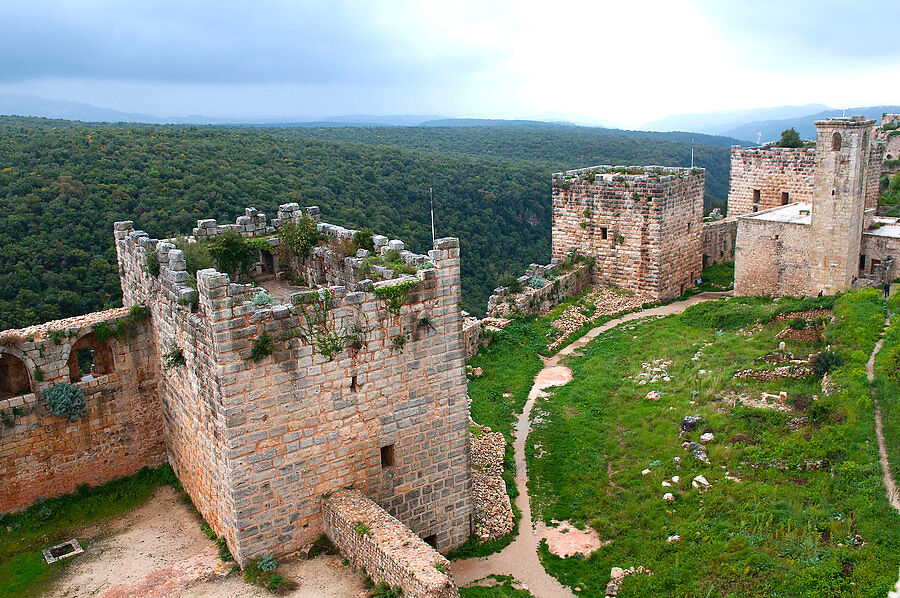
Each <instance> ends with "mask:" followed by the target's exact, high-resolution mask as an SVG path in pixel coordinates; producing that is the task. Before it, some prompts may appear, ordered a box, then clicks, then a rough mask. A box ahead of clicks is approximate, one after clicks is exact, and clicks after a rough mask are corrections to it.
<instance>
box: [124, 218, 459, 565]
mask: <svg viewBox="0 0 900 598" xmlns="http://www.w3.org/2000/svg"><path fill="white" fill-rule="evenodd" d="M306 211H307V213H308V214H313V215H316V216H317V210H313V209H310V208H307V209H306ZM300 213H301V211H300V210H299V208H297V207H296V206H293V205H292V204H286V205H285V206H282V207H281V209H280V210H279V218H277V219H275V220H273V223H274V224H273V225H272V226H268V225H265V224H264V217H262V220H259V221H257V222H254V221H253V218H254V217H256V218H257V219H259V218H260V215H258V214H252V215H251V214H247V215H246V218H250V222H248V223H244V224H242V225H241V226H244V227H245V228H244V229H243V230H242V231H240V232H242V234H246V235H247V236H263V235H269V234H271V231H272V229H275V228H277V227H278V226H280V225H281V223H283V222H286V221H287V220H289V219H297V218H299V217H300ZM246 227H250V228H252V230H250V229H248V228H246ZM219 228H220V227H219V226H218V225H216V224H215V223H214V222H207V221H201V222H198V227H197V229H198V231H199V230H201V229H202V230H206V231H210V230H219ZM319 229H320V231H321V232H322V233H323V234H324V235H326V236H327V237H328V238H335V239H345V238H352V235H353V233H354V232H355V231H352V230H348V229H344V228H342V227H336V226H333V225H329V224H326V223H321V222H320V223H319ZM206 234H207V236H214V235H210V234H209V233H208V232H207V233H206ZM216 234H218V233H216ZM271 240H272V241H274V240H275V239H271ZM378 241H379V242H378V243H376V245H379V246H383V247H387V248H388V249H387V250H391V249H395V250H397V251H398V252H399V254H400V257H401V259H403V260H404V261H406V262H407V263H410V264H412V263H415V262H418V263H419V269H418V270H417V273H416V275H415V276H409V275H402V276H400V277H396V278H391V279H387V280H383V281H381V282H374V283H373V281H372V280H369V279H361V280H360V279H359V278H360V277H359V270H358V268H357V267H356V266H357V264H355V263H351V260H356V259H358V258H353V257H348V258H340V259H339V258H338V257H337V256H336V255H334V253H333V252H330V250H329V251H315V252H313V254H312V255H311V257H310V258H309V259H308V260H306V261H305V262H304V267H307V268H309V272H312V271H313V269H315V268H319V273H318V274H317V275H316V276H315V277H313V276H310V278H311V279H313V278H314V279H315V280H314V281H313V280H311V282H317V281H324V283H325V284H329V285H331V286H327V287H320V288H315V289H312V290H310V291H307V292H298V293H295V294H294V295H293V296H292V297H291V300H290V301H289V302H278V301H276V303H275V304H274V305H270V306H257V305H255V304H254V303H253V302H252V301H251V298H252V297H253V294H254V293H255V292H256V290H255V289H254V285H252V284H250V285H245V284H234V283H232V282H231V281H230V280H229V278H228V277H227V276H226V275H224V274H221V273H219V272H216V271H215V270H201V271H198V272H197V275H196V279H197V288H196V290H195V289H192V288H190V287H188V286H187V284H186V283H187V280H188V276H187V272H185V263H184V256H183V254H182V252H181V251H180V250H178V249H176V248H174V246H172V244H171V243H169V242H166V241H159V240H156V239H150V238H149V236H148V235H146V234H145V233H142V232H141V231H135V230H133V226H132V225H131V223H128V222H124V223H117V224H116V246H117V251H118V255H119V262H120V265H121V266H122V272H123V277H122V284H123V295H124V297H125V303H126V305H130V304H131V303H133V302H146V304H147V305H148V306H150V308H151V312H152V314H153V322H154V327H153V331H154V343H155V350H156V351H157V353H158V354H160V355H166V354H167V353H171V352H172V351H173V349H174V350H177V351H178V352H179V354H180V355H182V356H183V358H184V359H183V364H181V365H177V366H175V367H172V368H169V369H168V370H166V371H164V372H161V374H160V375H161V378H160V391H159V392H160V396H161V400H162V411H163V415H164V419H165V426H166V430H167V434H168V439H169V442H168V446H167V448H168V454H169V460H170V462H171V463H172V465H173V467H174V469H175V470H176V473H177V474H178V476H179V479H180V480H181V481H182V484H183V486H184V487H185V489H186V490H187V492H188V493H189V494H190V496H191V498H192V500H193V501H194V504H195V505H196V506H197V508H198V509H199V510H200V512H201V513H202V514H203V516H204V517H205V518H206V519H207V521H208V522H209V523H210V525H211V526H212V527H213V529H214V530H215V531H216V532H217V533H218V534H220V535H223V536H225V537H226V539H227V541H228V544H229V547H230V548H231V551H232V553H233V554H234V555H235V557H236V558H237V559H238V561H239V562H242V563H243V562H246V560H247V559H250V558H257V557H259V556H262V555H265V554H270V553H272V554H276V555H278V554H287V553H290V552H292V551H294V550H297V549H299V548H300V547H302V546H303V545H305V544H308V543H310V542H312V541H313V540H315V538H317V537H318V536H319V535H320V534H321V533H322V531H323V524H322V518H321V508H322V497H323V496H324V495H326V494H328V493H330V492H332V491H334V490H336V489H337V488H342V487H348V486H351V485H352V486H353V487H355V488H357V489H358V490H359V491H360V492H362V493H363V495H365V496H367V497H369V498H371V499H372V500H374V501H375V502H377V503H378V504H379V505H380V506H381V507H383V508H384V509H385V510H386V511H388V512H389V513H390V514H391V515H393V516H395V517H397V518H398V519H399V520H400V521H402V522H403V523H404V524H405V525H407V526H408V527H409V528H410V529H411V530H412V532H414V533H415V534H418V535H419V536H421V537H433V538H434V541H435V544H436V546H437V547H438V549H439V550H449V549H451V548H453V547H455V546H458V545H459V544H461V543H463V542H464V541H465V540H467V539H468V538H469V536H470V535H471V532H472V502H471V467H470V462H469V445H468V437H469V430H468V405H467V401H466V380H465V371H464V353H463V347H462V314H461V310H460V308H459V296H460V274H459V243H458V241H457V240H456V239H438V240H437V241H436V242H435V244H434V249H433V250H432V251H430V252H429V254H428V256H427V258H426V257H424V256H416V255H415V254H412V253H410V252H405V251H404V250H403V247H402V243H401V242H400V241H397V240H393V241H388V240H387V239H386V238H379V239H378ZM382 241H385V242H382ZM149 252H156V254H157V257H158V259H159V262H160V265H161V267H160V273H159V276H158V277H154V276H152V275H151V274H150V273H149V272H148V271H147V268H146V263H147V255H148V253H149ZM316 259H320V261H319V262H318V264H316V263H314V260H316ZM335 260H338V262H336V263H338V267H333V265H332V262H334V261H335ZM341 260H342V261H341ZM339 282H343V283H344V284H337V283H339ZM391 297H393V298H399V300H397V301H393V302H392V301H391V299H390V298H391ZM263 334H266V335H269V337H270V338H271V339H272V341H273V348H274V352H273V354H272V355H270V356H262V358H261V359H259V360H258V361H256V362H254V361H252V360H251V359H250V357H251V349H252V347H253V346H254V344H255V342H256V341H257V340H258V339H260V338H261V337H262V335H263ZM348 335H352V336H353V338H354V341H353V342H352V343H349V342H348V341H347V339H348V338H349V336H348ZM335 342H337V344H336V345H335Z"/></svg>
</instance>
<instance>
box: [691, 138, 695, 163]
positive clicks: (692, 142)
mask: <svg viewBox="0 0 900 598" xmlns="http://www.w3.org/2000/svg"><path fill="white" fill-rule="evenodd" d="M693 167H694V140H693V139H691V168H693Z"/></svg>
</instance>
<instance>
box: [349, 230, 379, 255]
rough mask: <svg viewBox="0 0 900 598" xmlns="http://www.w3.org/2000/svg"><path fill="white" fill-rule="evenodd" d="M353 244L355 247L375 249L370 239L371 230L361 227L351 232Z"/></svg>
mask: <svg viewBox="0 0 900 598" xmlns="http://www.w3.org/2000/svg"><path fill="white" fill-rule="evenodd" d="M353 244H354V245H355V246H356V248H357V249H366V250H368V251H374V250H375V242H374V241H373V240H372V231H371V230H369V229H367V228H363V229H360V230H358V231H356V232H355V233H353Z"/></svg>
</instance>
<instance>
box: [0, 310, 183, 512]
mask: <svg viewBox="0 0 900 598" xmlns="http://www.w3.org/2000/svg"><path fill="white" fill-rule="evenodd" d="M123 321H124V322H129V326H130V333H129V334H128V335H124V336H121V337H113V338H109V339H105V340H100V339H98V338H97V337H96V335H95V333H94V331H95V330H97V329H98V328H99V327H100V326H113V327H115V326H118V325H119V323H120V322H123ZM151 339H152V336H151V328H150V326H149V325H148V323H138V324H134V323H130V321H129V318H128V310H127V309H123V308H119V309H113V310H108V311H104V312H99V313H95V314H90V315H87V316H79V317H75V318H68V319H65V320H56V321H53V322H46V323H44V324H41V325H39V326H31V327H29V328H24V329H21V330H5V331H3V332H2V333H0V364H2V365H0V368H2V372H0V380H3V381H5V380H10V379H13V380H17V381H18V382H17V384H18V385H19V387H18V388H12V389H7V388H4V389H2V390H3V391H9V390H11V392H2V394H0V414H2V416H3V418H4V425H0V513H4V512H8V511H16V510H20V509H23V508H25V507H27V506H29V505H31V504H32V503H34V502H36V501H40V500H43V499H47V498H52V497H56V496H60V495H62V494H67V493H70V492H74V491H75V490H76V489H78V487H79V486H81V485H84V484H87V485H91V486H94V485H98V484H102V483H105V482H109V481H111V480H114V479H116V478H120V477H123V476H127V475H131V474H134V473H136V472H137V471H138V470H139V469H141V468H142V467H158V466H160V465H162V464H163V463H164V462H165V459H166V452H165V442H164V434H163V422H162V417H161V413H160V404H159V398H158V395H157V387H156V364H155V355H154V353H153V350H152V348H153V345H152V340H151ZM82 348H83V349H86V350H88V351H93V353H94V363H95V366H97V367H95V369H94V371H93V372H92V374H90V375H82V372H81V371H80V369H79V367H78V361H77V353H78V351H79V349H82ZM73 355H75V356H76V358H75V361H74V363H73V359H72V358H73ZM73 366H74V369H73ZM10 374H12V376H11V377H10ZM82 378H84V379H83V380H82ZM60 382H66V383H73V384H76V385H77V386H79V387H81V389H82V390H83V391H84V393H85V399H86V401H85V402H86V405H85V407H86V413H85V414H84V415H82V416H81V417H80V418H79V419H77V420H76V421H69V420H68V419H65V418H60V417H57V416H56V415H53V414H52V413H51V412H50V410H49V407H48V404H47V401H46V399H44V398H43V396H42V394H41V393H42V391H44V390H46V389H47V388H49V387H51V386H53V385H54V384H57V383H60ZM23 391H24V393H22V392H23ZM28 391H30V392H28ZM17 393H22V394H17Z"/></svg>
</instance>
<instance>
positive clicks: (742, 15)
mask: <svg viewBox="0 0 900 598" xmlns="http://www.w3.org/2000/svg"><path fill="white" fill-rule="evenodd" d="M898 23H900V1H898V0H881V1H870V0H853V1H850V2H848V1H847V0H843V1H840V2H838V1H834V0H753V1H747V2H738V1H733V0H663V1H659V2H657V1H639V0H625V1H617V2H606V1H602V0H585V1H579V0H557V1H553V2H548V1H547V0H542V1H540V2H532V1H530V0H524V1H517V0H509V1H507V0H500V1H495V0H473V1H468V0H441V1H434V2H432V1H426V0H420V1H413V0H409V1H406V0H368V1H358V2H357V1H344V0H326V1H304V0H293V1H291V0H272V1H267V0H240V1H228V0H220V1H215V2H214V1H208V2H199V1H194V0H140V1H131V0H116V1H113V0H57V1H55V2H48V1H43V0H2V2H0V93H2V92H18V93H33V94H37V95H42V96H45V97H50V98H55V99H66V100H75V101H82V102H88V103H92V104H96V105H100V106H103V107H109V108H115V109H117V110H124V111H129V112H144V113H149V114H154V115H166V116H169V115H186V114H203V115H207V116H225V117H243V118H255V117H323V116H328V115H338V114H439V115H447V116H472V117H498V118H561V119H570V120H576V121H580V122H591V123H606V124H614V125H621V126H637V125H640V124H641V123H644V122H646V121H649V120H653V119H657V118H660V117H662V116H666V115H668V114H672V113H683V112H705V111H709V110H729V109H736V108H755V107H763V106H780V105H788V104H793V105H799V104H807V103H811V102H819V103H824V104H828V105H830V106H833V107H837V108H841V107H850V106H866V105H875V104H886V103H898V102H900V43H898V38H897V35H898V34H897V25H898Z"/></svg>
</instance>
